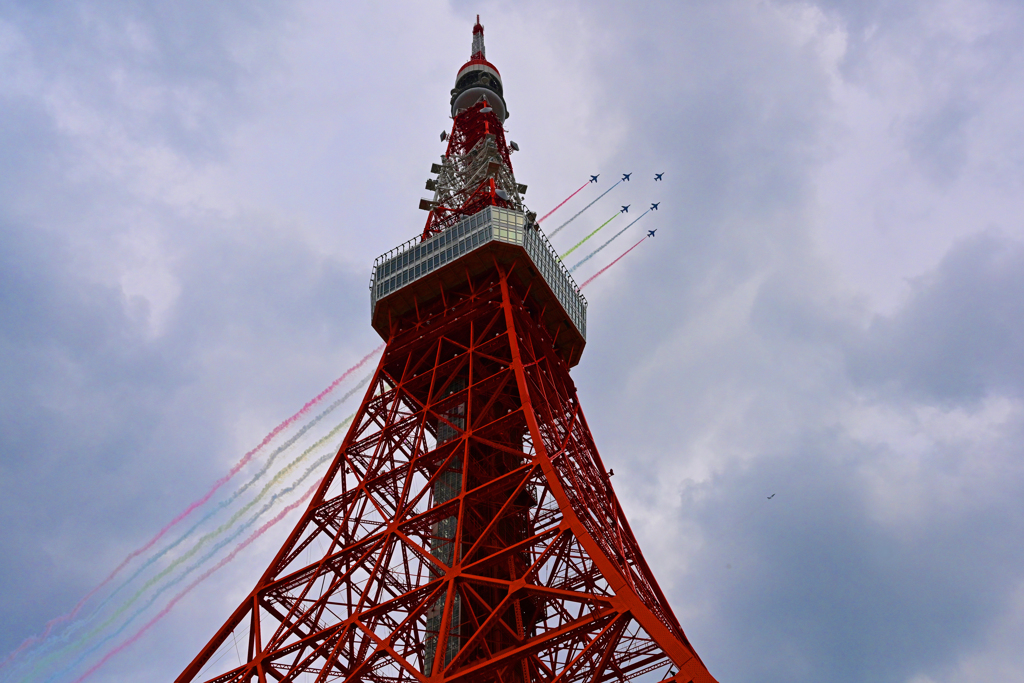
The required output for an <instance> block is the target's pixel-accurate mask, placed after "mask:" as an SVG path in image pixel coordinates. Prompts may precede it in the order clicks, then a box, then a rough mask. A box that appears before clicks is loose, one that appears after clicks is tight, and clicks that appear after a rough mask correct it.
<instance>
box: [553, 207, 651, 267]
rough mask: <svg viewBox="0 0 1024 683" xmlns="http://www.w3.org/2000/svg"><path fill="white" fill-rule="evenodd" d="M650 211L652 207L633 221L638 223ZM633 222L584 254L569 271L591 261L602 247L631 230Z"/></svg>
mask: <svg viewBox="0 0 1024 683" xmlns="http://www.w3.org/2000/svg"><path fill="white" fill-rule="evenodd" d="M650 212H651V210H650V209H647V210H646V211H644V212H643V213H642V214H640V215H639V216H637V217H636V219H635V220H634V221H633V223H636V222H637V221H638V220H640V219H641V218H643V217H644V216H646V215H647V214H649V213H650ZM633 223H630V224H629V225H627V226H626V227H624V228H623V229H622V230H619V231H618V232H617V233H615V234H614V235H612V238H611V239H610V240H608V241H607V242H605V243H604V244H602V245H601V246H599V247H598V248H597V249H595V250H594V251H592V252H590V253H589V254H587V255H586V256H584V257H583V260H582V261H580V262H579V263H577V264H576V265H575V266H573V267H572V268H570V269H569V272H570V273H571V272H573V271H574V270H576V269H577V268H579V267H580V266H582V265H583V264H584V263H586V262H587V261H589V260H590V259H592V258H594V257H595V256H597V252H599V251H601V250H602V249H604V248H605V247H607V246H608V245H609V244H611V243H612V242H614V241H615V238H616V237H618V236H619V235H621V234H622V233H624V232H626V231H627V230H629V228H630V226H632V225H633Z"/></svg>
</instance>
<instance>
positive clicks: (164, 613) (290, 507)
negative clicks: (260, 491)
mask: <svg viewBox="0 0 1024 683" xmlns="http://www.w3.org/2000/svg"><path fill="white" fill-rule="evenodd" d="M320 481H322V479H321V480H320ZM320 481H317V482H316V483H314V484H313V485H312V486H310V487H309V489H307V490H306V492H305V493H304V494H302V497H301V498H299V499H298V500H297V501H295V502H294V503H292V504H290V505H288V506H287V507H286V508H284V509H283V510H281V512H279V513H277V516H276V517H274V518H273V519H271V520H269V521H268V522H267V523H266V524H264V525H263V526H261V527H260V528H259V529H257V530H256V531H254V532H253V533H252V535H251V536H249V538H247V539H245V540H244V541H242V542H241V543H239V544H238V545H237V546H235V548H234V549H233V550H232V551H231V552H230V553H229V554H228V555H227V556H225V557H224V559H222V560H221V561H220V562H218V563H217V564H215V565H213V566H212V567H210V568H209V569H207V570H206V571H205V572H203V573H202V574H201V575H199V576H198V577H196V579H195V580H194V581H193V582H192V583H190V584H189V585H188V586H186V587H185V588H184V589H183V590H182V591H181V592H180V593H178V594H177V595H175V596H174V597H173V598H171V600H170V602H168V603H167V604H166V605H164V608H163V609H162V610H160V611H159V612H158V613H157V614H156V615H155V616H154V617H153V618H152V619H150V620H149V621H147V622H146V623H145V624H144V625H143V626H142V628H140V629H139V630H138V631H136V632H135V633H133V634H132V635H131V636H130V637H129V638H128V639H127V640H125V641H124V642H122V643H120V644H119V645H118V646H117V647H115V648H114V649H113V650H111V651H110V652H108V653H107V654H105V655H103V657H102V658H101V659H100V661H98V662H96V663H95V664H93V665H92V666H91V667H90V668H89V670H88V671H86V672H85V673H84V674H82V675H81V676H79V677H78V678H76V679H75V680H74V682H73V683H81V681H84V680H85V679H86V678H88V677H89V676H91V675H92V674H94V673H96V672H97V671H98V670H99V669H100V668H101V667H102V666H103V665H104V664H106V663H107V662H108V661H110V658H111V657H113V656H114V655H116V654H118V653H119V652H121V651H122V650H124V649H125V648H127V647H128V646H130V645H131V644H132V643H134V642H135V641H137V640H138V639H139V638H141V637H142V636H143V635H145V633H146V631H148V630H149V629H150V628H152V627H153V625H154V624H156V623H157V622H158V621H160V620H161V619H163V618H164V617H165V616H167V615H168V614H169V613H170V611H171V610H172V609H173V608H174V606H175V605H176V604H178V602H179V601H180V600H181V599H182V598H184V597H185V596H186V595H188V594H189V593H190V592H191V591H192V589H194V588H195V587H196V586H198V585H199V584H200V583H202V582H203V581H205V580H206V579H208V578H209V577H210V575H212V574H213V573H214V572H215V571H217V570H218V569H220V568H221V567H223V566H224V565H226V564H227V563H228V562H230V561H231V560H233V559H235V556H236V555H238V553H240V552H242V550H244V549H245V548H246V547H247V546H248V545H249V544H250V543H252V542H253V541H255V540H256V539H257V538H259V537H260V536H262V535H263V534H264V533H266V532H267V530H269V529H270V528H271V527H272V526H274V525H275V524H277V523H278V522H280V521H281V520H282V519H284V517H285V516H286V515H287V514H288V513H289V512H291V511H292V510H294V509H295V508H297V507H298V506H299V505H302V503H303V502H305V501H306V499H308V498H309V497H310V496H312V495H313V493H314V492H315V491H316V489H317V487H318V486H320Z"/></svg>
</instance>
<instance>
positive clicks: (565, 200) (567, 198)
mask: <svg viewBox="0 0 1024 683" xmlns="http://www.w3.org/2000/svg"><path fill="white" fill-rule="evenodd" d="M589 184H590V181H589V180H588V181H587V182H585V183H583V184H582V185H580V189H578V190H576V191H575V192H573V193H572V194H571V195H569V196H568V197H566V198H565V199H563V200H562V203H561V204H559V205H558V206H556V207H555V208H553V209H551V210H550V211H548V212H547V213H546V214H544V218H547V217H548V216H550V215H551V214H553V213H554V212H555V211H558V210H559V209H561V208H562V204H565V203H566V202H567V201H569V200H570V199H572V198H573V197H575V196H576V195H578V194H579V193H580V192H582V191H583V188H585V187H586V186H587V185H589ZM544 218H541V219H540V220H539V221H537V222H538V223H540V222H542V221H543V220H544Z"/></svg>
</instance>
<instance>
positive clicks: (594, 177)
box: [590, 173, 601, 183]
mask: <svg viewBox="0 0 1024 683" xmlns="http://www.w3.org/2000/svg"><path fill="white" fill-rule="evenodd" d="M598 175H601V174H600V173H598V174H597V175H592V176H590V182H592V183H596V182H597V176H598Z"/></svg>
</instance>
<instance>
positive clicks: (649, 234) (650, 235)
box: [647, 228, 658, 237]
mask: <svg viewBox="0 0 1024 683" xmlns="http://www.w3.org/2000/svg"><path fill="white" fill-rule="evenodd" d="M656 232H658V229H657V228H655V229H654V230H648V231H647V236H648V237H654V233H656Z"/></svg>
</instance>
